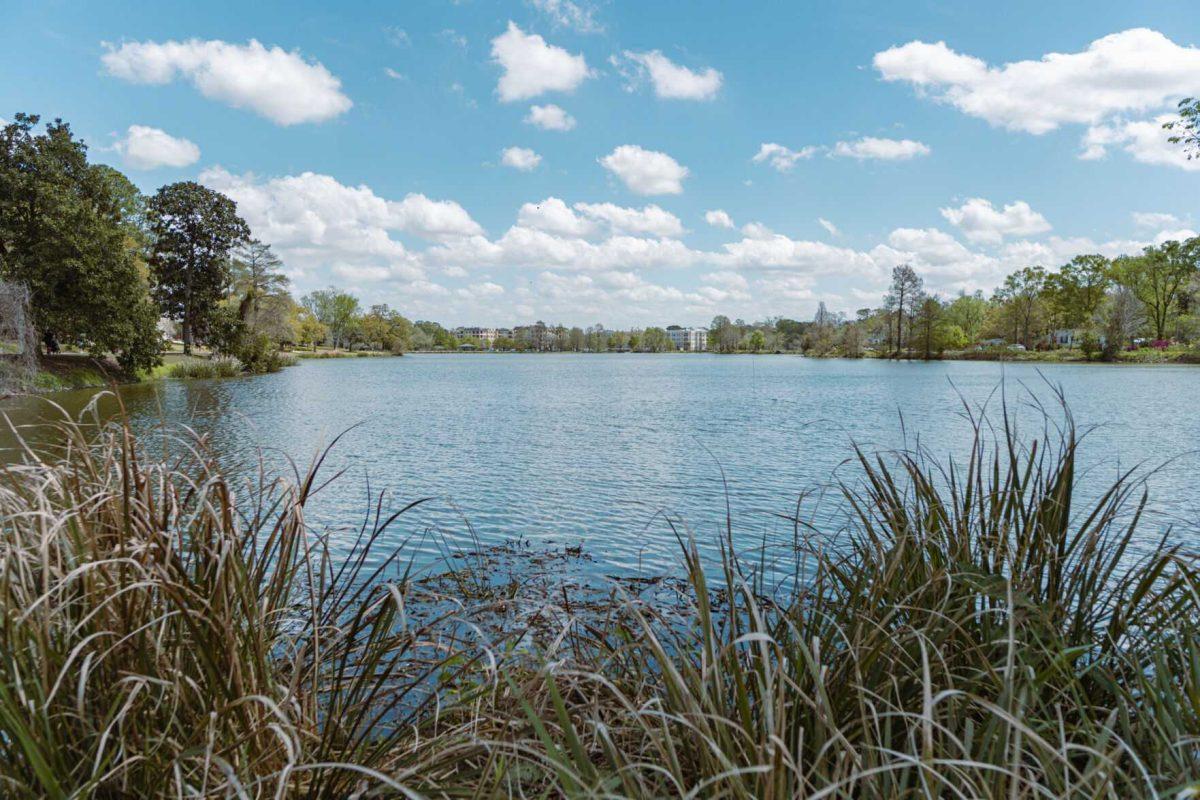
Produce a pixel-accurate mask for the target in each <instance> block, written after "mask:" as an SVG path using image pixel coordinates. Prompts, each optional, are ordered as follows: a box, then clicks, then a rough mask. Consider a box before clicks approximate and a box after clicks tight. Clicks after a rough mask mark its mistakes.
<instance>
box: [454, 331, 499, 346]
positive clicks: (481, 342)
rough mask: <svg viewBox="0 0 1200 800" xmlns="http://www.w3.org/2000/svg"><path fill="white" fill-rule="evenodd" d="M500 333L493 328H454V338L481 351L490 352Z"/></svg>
mask: <svg viewBox="0 0 1200 800" xmlns="http://www.w3.org/2000/svg"><path fill="white" fill-rule="evenodd" d="M499 335H500V332H499V331H497V330H496V329H495V328H455V329H454V336H455V338H457V339H461V340H464V341H466V342H469V343H471V344H474V345H475V346H476V347H479V348H481V349H487V350H490V349H491V347H492V345H493V344H495V342H496V339H497V338H498V337H499Z"/></svg>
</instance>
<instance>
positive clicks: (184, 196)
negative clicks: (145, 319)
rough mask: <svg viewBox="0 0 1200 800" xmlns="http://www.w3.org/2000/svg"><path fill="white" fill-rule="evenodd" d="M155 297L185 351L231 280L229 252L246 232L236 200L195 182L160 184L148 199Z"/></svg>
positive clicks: (245, 237)
mask: <svg viewBox="0 0 1200 800" xmlns="http://www.w3.org/2000/svg"><path fill="white" fill-rule="evenodd" d="M147 221H148V224H149V228H150V235H151V237H152V239H153V242H154V244H153V247H152V249H151V251H150V269H151V272H152V273H153V275H154V296H155V299H156V300H157V301H158V303H159V307H160V308H161V309H162V312H163V314H164V315H165V316H167V317H168V318H170V319H173V320H176V321H178V322H179V323H180V325H181V328H182V332H183V351H184V352H185V353H190V352H191V351H192V343H193V341H194V340H195V338H196V337H197V336H202V335H203V334H204V333H205V331H206V329H207V326H208V321H209V318H210V316H211V314H212V313H213V311H214V309H215V308H216V306H217V303H218V302H219V301H220V300H221V298H222V297H224V295H225V290H226V287H228V285H229V282H230V259H229V256H230V253H231V252H232V251H233V249H234V248H235V247H238V246H239V245H241V244H243V243H245V242H246V240H247V239H249V237H250V228H249V227H248V226H247V225H246V223H245V221H244V220H243V219H242V218H241V217H239V216H238V214H237V205H236V204H235V203H234V202H233V201H232V200H230V199H229V198H228V197H226V196H225V195H223V194H221V193H220V192H215V191H213V190H212V189H209V188H207V187H205V186H201V185H200V184H198V183H195V182H194V181H181V182H179V183H172V184H168V185H167V186H164V187H162V188H161V189H159V190H158V192H157V193H155V195H154V197H152V198H151V199H150V203H149V205H148V207H147Z"/></svg>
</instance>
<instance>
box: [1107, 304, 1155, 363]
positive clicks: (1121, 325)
mask: <svg viewBox="0 0 1200 800" xmlns="http://www.w3.org/2000/svg"><path fill="white" fill-rule="evenodd" d="M1145 322H1146V315H1145V309H1144V307H1143V304H1142V301H1141V300H1139V299H1138V298H1137V295H1135V294H1134V293H1133V290H1131V289H1129V288H1127V287H1125V286H1118V287H1117V288H1116V289H1115V290H1114V291H1113V292H1112V293H1110V294H1109V295H1108V297H1107V298H1105V301H1104V302H1103V303H1101V305H1100V307H1099V308H1098V309H1097V311H1096V327H1097V328H1099V330H1100V332H1101V334H1102V335H1103V336H1104V345H1103V348H1102V350H1101V357H1102V358H1103V359H1104V360H1105V361H1112V360H1113V359H1114V358H1116V356H1117V353H1119V352H1120V351H1121V349H1122V348H1123V347H1125V345H1127V344H1128V343H1129V342H1130V341H1132V340H1133V338H1134V337H1135V336H1136V335H1137V332H1138V331H1139V330H1140V329H1141V327H1142V326H1143V325H1144V324H1145Z"/></svg>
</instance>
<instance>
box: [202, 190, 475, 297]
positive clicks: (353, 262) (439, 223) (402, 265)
mask: <svg viewBox="0 0 1200 800" xmlns="http://www.w3.org/2000/svg"><path fill="white" fill-rule="evenodd" d="M199 181H200V183H202V184H204V185H205V186H208V187H210V188H213V189H216V190H217V191H219V192H222V193H224V194H226V195H228V196H229V197H231V198H232V199H233V200H234V201H235V202H236V203H237V208H238V213H239V214H241V216H242V217H243V218H244V219H245V220H246V221H247V222H248V223H249V224H250V227H251V229H252V230H253V232H254V235H255V236H256V237H258V238H260V239H262V240H264V241H267V242H270V243H271V245H272V246H273V247H274V248H275V250H276V251H277V252H278V253H279V255H280V257H281V258H283V260H284V264H285V265H286V267H287V269H288V271H289V273H290V274H291V275H292V277H293V278H295V279H299V280H302V281H303V280H306V279H307V278H308V277H309V276H312V277H313V278H314V280H313V281H311V282H310V283H318V285H319V282H318V281H322V280H324V279H322V278H318V277H317V276H318V274H319V273H320V271H321V270H323V269H330V270H332V271H333V272H334V274H337V275H340V276H343V277H346V278H347V279H354V280H368V279H369V280H381V279H384V278H387V279H392V280H396V281H406V282H413V281H422V280H424V278H425V270H424V268H423V266H422V264H421V263H420V257H419V254H418V253H413V252H411V251H409V250H408V249H407V248H406V247H405V246H404V244H403V243H401V242H400V241H398V240H396V239H394V238H392V236H391V233H392V232H400V233H410V234H413V235H415V236H420V237H422V238H425V239H429V240H432V241H438V242H446V243H448V242H451V241H455V240H458V239H461V238H469V237H481V236H482V234H483V229H482V228H481V227H480V226H479V225H478V224H477V223H476V222H475V221H474V220H473V219H471V217H470V215H469V214H468V213H467V212H466V210H465V209H463V208H462V207H461V206H460V205H459V204H458V203H455V202H453V201H448V200H442V201H439V200H430V199H429V198H427V197H425V196H424V195H420V194H410V195H408V196H407V197H405V198H404V199H403V200H400V201H389V200H386V199H385V198H382V197H380V196H378V195H377V194H375V193H374V192H373V191H372V190H371V189H370V188H369V187H367V186H361V185H360V186H346V185H344V184H341V183H339V182H338V181H337V180H335V179H334V178H332V177H330V176H329V175H319V174H316V173H312V172H305V173H302V174H300V175H289V176H285V177H279V178H267V179H262V178H259V177H257V176H255V175H251V174H249V173H247V174H245V175H234V174H232V173H230V172H228V171H226V170H224V169H221V168H220V167H216V168H213V169H206V170H204V171H203V172H201V173H200V177H199Z"/></svg>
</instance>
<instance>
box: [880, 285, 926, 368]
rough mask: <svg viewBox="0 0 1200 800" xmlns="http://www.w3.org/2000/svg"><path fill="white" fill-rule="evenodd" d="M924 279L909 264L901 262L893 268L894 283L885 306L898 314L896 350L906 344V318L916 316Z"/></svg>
mask: <svg viewBox="0 0 1200 800" xmlns="http://www.w3.org/2000/svg"><path fill="white" fill-rule="evenodd" d="M924 283H925V282H924V281H923V280H921V278H920V276H918V275H917V273H916V270H914V269H913V268H912V267H911V266H909V265H908V264H900V265H898V266H896V267H894V268H892V285H891V288H890V289H889V290H888V295H887V298H886V299H885V301H884V307H885V308H887V309H888V310H889V311H893V312H894V313H895V316H896V341H895V349H896V351H899V350H901V349H902V348H904V346H905V339H904V319H905V317H912V316H915V311H916V308H917V297H918V296H919V295H920V294H921V287H922V286H923V285H924Z"/></svg>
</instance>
